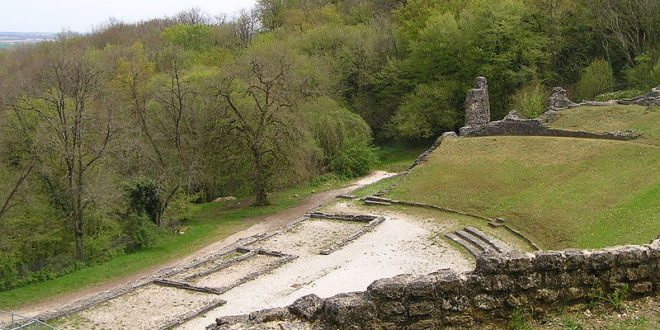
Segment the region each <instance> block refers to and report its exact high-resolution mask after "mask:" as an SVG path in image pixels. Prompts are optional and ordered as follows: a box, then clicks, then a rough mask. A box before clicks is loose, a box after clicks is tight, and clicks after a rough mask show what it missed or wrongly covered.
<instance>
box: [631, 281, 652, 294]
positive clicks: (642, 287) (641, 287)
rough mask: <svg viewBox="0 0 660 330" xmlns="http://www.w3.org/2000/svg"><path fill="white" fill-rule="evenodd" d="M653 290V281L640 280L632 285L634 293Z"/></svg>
mask: <svg viewBox="0 0 660 330" xmlns="http://www.w3.org/2000/svg"><path fill="white" fill-rule="evenodd" d="M652 291H653V283H651V282H639V283H635V284H634V285H633V286H632V292H634V293H649V292H652Z"/></svg>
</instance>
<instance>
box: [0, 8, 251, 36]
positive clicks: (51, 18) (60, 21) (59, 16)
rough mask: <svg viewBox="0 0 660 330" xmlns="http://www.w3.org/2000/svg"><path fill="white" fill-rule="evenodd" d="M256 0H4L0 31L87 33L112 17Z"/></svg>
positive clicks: (131, 19) (146, 16) (212, 11)
mask: <svg viewBox="0 0 660 330" xmlns="http://www.w3.org/2000/svg"><path fill="white" fill-rule="evenodd" d="M255 3H256V0H222V1H217V0H189V1H186V2H185V3H184V2H181V1H179V0H140V1H134V0H115V1H112V2H108V1H99V0H59V1H57V2H54V1H50V0H31V1H22V2H19V1H11V2H10V1H6V2H5V1H3V2H0V31H5V33H54V34H57V33H60V32H64V31H71V32H76V33H81V34H87V33H91V32H93V31H94V29H95V28H97V27H99V26H102V25H103V24H104V23H107V22H109V21H110V20H111V19H115V20H118V21H120V22H124V23H127V24H135V23H139V22H142V21H148V20H152V19H157V18H163V17H168V16H169V17H171V16H173V15H176V14H177V13H179V12H181V11H184V10H187V9H190V8H199V9H201V10H202V11H204V12H206V13H208V14H209V15H221V14H225V15H230V16H231V15H233V14H236V13H238V12H239V11H240V10H242V9H249V8H252V7H254V5H255Z"/></svg>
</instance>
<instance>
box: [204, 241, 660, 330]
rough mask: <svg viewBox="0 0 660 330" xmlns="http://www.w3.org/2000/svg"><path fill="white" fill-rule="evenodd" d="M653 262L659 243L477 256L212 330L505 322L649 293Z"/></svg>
mask: <svg viewBox="0 0 660 330" xmlns="http://www.w3.org/2000/svg"><path fill="white" fill-rule="evenodd" d="M659 259H660V239H656V240H655V241H653V242H652V243H650V244H646V245H634V246H620V247H613V248H606V249H599V250H565V251H542V252H535V253H534V254H524V253H520V252H517V253H515V254H508V255H485V256H482V257H480V258H479V259H477V265H476V269H475V270H474V271H471V272H467V273H456V272H454V271H451V270H442V271H439V272H437V273H433V274H430V275H426V276H413V275H400V276H396V277H393V278H388V279H382V280H378V281H375V282H374V283H372V284H371V285H370V286H369V288H368V289H367V291H365V292H354V293H347V294H340V295H337V296H334V297H331V298H327V299H320V298H318V297H316V296H314V295H309V296H305V297H303V298H300V299H298V300H297V301H296V302H295V303H294V304H292V305H291V306H288V307H286V308H276V309H271V310H264V311H260V312H255V313H252V314H250V315H243V316H237V317H225V318H219V319H218V320H217V323H218V324H217V325H216V326H215V327H216V328H219V329H222V328H234V327H240V326H246V325H250V324H252V325H254V324H259V323H263V322H273V321H275V322H277V321H286V322H299V321H305V322H309V323H311V324H313V325H315V326H316V327H318V328H321V329H323V328H342V329H346V328H351V329H373V328H379V329H400V328H409V329H428V328H441V327H444V326H451V325H456V326H474V325H476V324H479V323H481V322H489V323H492V322H497V321H498V320H501V321H502V322H506V321H507V320H508V319H510V316H511V314H512V313H513V311H514V310H515V309H516V308H518V307H522V308H525V309H534V310H536V311H543V310H551V309H556V308H559V307H560V306H564V305H569V304H575V303H578V302H586V301H588V300H589V299H592V298H590V297H593V296H595V295H601V296H602V295H607V294H611V293H613V292H615V291H616V290H619V292H621V291H622V290H628V292H629V296H628V298H635V297H640V296H643V295H655V294H657V293H658V286H659V285H660V279H659V276H658V274H659V272H658V260H659ZM309 323H308V324H309Z"/></svg>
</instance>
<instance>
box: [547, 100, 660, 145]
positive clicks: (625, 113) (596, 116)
mask: <svg viewBox="0 0 660 330" xmlns="http://www.w3.org/2000/svg"><path fill="white" fill-rule="evenodd" d="M550 126H551V127H553V128H561V129H567V130H580V131H586V132H594V133H603V132H613V131H623V130H634V131H636V132H638V133H642V134H643V135H642V136H641V137H639V138H637V139H635V140H633V142H639V143H646V144H652V145H656V146H660V107H644V106H640V105H612V106H594V107H592V106H583V107H577V108H573V109H569V110H563V111H560V112H559V118H558V119H557V120H555V121H553V122H551V123H550Z"/></svg>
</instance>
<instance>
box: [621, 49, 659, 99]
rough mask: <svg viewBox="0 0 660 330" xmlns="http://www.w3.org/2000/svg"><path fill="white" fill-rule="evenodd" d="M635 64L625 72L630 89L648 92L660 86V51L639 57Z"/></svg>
mask: <svg viewBox="0 0 660 330" xmlns="http://www.w3.org/2000/svg"><path fill="white" fill-rule="evenodd" d="M635 62H636V63H637V64H636V65H635V66H633V67H632V68H629V69H626V70H625V71H624V72H625V77H626V82H627V83H628V87H632V88H635V89H640V90H644V91H647V90H649V89H651V88H653V87H656V86H658V85H660V49H658V50H655V51H649V52H647V53H644V54H642V55H640V56H638V57H637V58H635Z"/></svg>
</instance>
